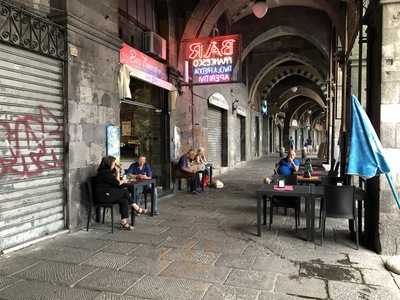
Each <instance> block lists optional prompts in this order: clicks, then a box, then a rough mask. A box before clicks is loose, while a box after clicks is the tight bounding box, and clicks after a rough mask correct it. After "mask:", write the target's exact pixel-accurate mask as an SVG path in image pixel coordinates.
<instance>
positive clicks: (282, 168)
mask: <svg viewBox="0 0 400 300" xmlns="http://www.w3.org/2000/svg"><path fill="white" fill-rule="evenodd" d="M278 165H279V166H278V174H279V175H281V176H289V175H292V174H293V173H294V172H297V171H298V170H299V166H300V160H298V159H296V152H295V151H294V150H289V152H288V155H287V157H285V158H283V159H281V160H280V161H279V164H278Z"/></svg>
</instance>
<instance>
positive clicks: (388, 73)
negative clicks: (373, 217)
mask: <svg viewBox="0 0 400 300" xmlns="http://www.w3.org/2000/svg"><path fill="white" fill-rule="evenodd" d="M381 2H383V4H382V62H381V64H382V70H381V79H382V83H381V95H382V98H381V105H380V111H381V115H380V117H381V123H380V131H381V132H380V133H381V135H380V136H381V141H382V144H383V146H384V148H385V152H386V154H387V157H388V158H389V160H390V163H391V169H392V175H393V178H394V180H395V182H396V185H397V187H400V162H399V156H400V118H399V115H400V44H399V42H398V41H399V36H400V18H399V16H400V1H387V3H385V2H386V1H381ZM380 188H381V191H380V216H379V219H380V220H379V221H380V222H379V233H380V242H381V247H382V252H383V253H385V254H392V255H393V254H397V255H398V254H400V247H399V246H400V222H399V220H400V210H399V208H398V207H397V205H396V203H395V201H394V199H393V196H392V194H391V192H390V188H389V186H388V184H387V181H386V178H385V177H384V176H381V180H380ZM398 191H399V190H398Z"/></svg>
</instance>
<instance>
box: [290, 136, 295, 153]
mask: <svg viewBox="0 0 400 300" xmlns="http://www.w3.org/2000/svg"><path fill="white" fill-rule="evenodd" d="M289 149H291V150H292V149H294V139H293V137H292V136H290V137H289Z"/></svg>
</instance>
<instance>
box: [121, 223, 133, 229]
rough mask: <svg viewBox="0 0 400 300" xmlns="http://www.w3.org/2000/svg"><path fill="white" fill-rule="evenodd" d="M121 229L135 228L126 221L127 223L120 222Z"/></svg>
mask: <svg viewBox="0 0 400 300" xmlns="http://www.w3.org/2000/svg"><path fill="white" fill-rule="evenodd" d="M119 229H121V230H133V227H132V226H131V225H129V223H128V222H126V223H120V224H119Z"/></svg>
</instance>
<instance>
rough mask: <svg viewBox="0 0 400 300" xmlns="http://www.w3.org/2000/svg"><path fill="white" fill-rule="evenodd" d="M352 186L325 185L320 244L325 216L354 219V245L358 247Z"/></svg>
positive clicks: (355, 202) (355, 208)
mask: <svg viewBox="0 0 400 300" xmlns="http://www.w3.org/2000/svg"><path fill="white" fill-rule="evenodd" d="M354 193H355V190H354V187H353V186H349V185H345V186H336V185H326V186H325V193H324V194H325V195H324V198H323V202H324V205H323V210H322V230H321V245H322V243H323V240H324V235H325V224H326V218H327V217H328V218H339V219H350V220H354V227H355V230H354V231H355V233H356V246H357V249H358V248H359V236H358V215H357V201H356V200H355V197H354Z"/></svg>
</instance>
